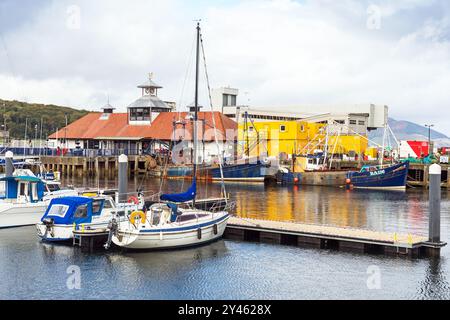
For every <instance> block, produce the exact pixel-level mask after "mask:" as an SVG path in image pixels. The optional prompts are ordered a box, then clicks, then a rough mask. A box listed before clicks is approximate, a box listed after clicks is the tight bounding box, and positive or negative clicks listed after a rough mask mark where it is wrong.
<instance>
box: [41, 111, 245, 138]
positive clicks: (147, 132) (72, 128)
mask: <svg viewBox="0 0 450 320" xmlns="http://www.w3.org/2000/svg"><path fill="white" fill-rule="evenodd" d="M213 114H214V120H215V124H216V127H217V132H218V138H219V140H222V139H224V138H225V134H226V132H227V130H233V132H234V136H233V137H235V135H236V132H235V131H236V130H237V123H236V122H234V121H233V120H231V119H229V118H228V117H226V116H224V115H223V114H222V113H220V112H214V113H212V112H199V115H198V118H199V120H203V119H205V118H206V120H205V140H208V141H213V140H214V139H215V138H214V129H213V117H212V115H213ZM188 115H189V114H188V113H187V112H180V113H179V112H163V113H160V114H159V115H158V117H156V119H155V120H154V121H153V122H152V124H151V125H150V126H149V125H130V124H128V114H127V113H112V114H110V115H109V118H108V119H106V120H101V116H102V114H101V113H96V112H95V113H89V114H87V115H86V116H84V117H82V118H80V119H78V120H77V121H75V122H72V123H71V124H69V125H68V126H67V127H66V128H63V129H61V130H59V131H58V132H55V133H53V134H52V135H50V136H49V139H56V137H58V138H60V139H62V138H64V137H67V139H71V140H91V139H117V140H120V139H136V140H141V139H157V140H166V141H167V140H172V139H173V137H174V132H173V122H174V121H178V124H177V125H176V128H177V130H176V140H178V139H179V137H180V135H183V137H184V139H191V137H192V122H191V121H190V120H189V119H186V117H187V116H188ZM180 121H184V122H185V130H184V129H182V128H183V125H182V124H181V123H179V122H180ZM201 127H202V125H199V132H198V136H199V137H202V135H203V132H202V128H201ZM230 134H233V133H230Z"/></svg>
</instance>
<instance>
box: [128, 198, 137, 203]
mask: <svg viewBox="0 0 450 320" xmlns="http://www.w3.org/2000/svg"><path fill="white" fill-rule="evenodd" d="M128 203H134V204H139V199H138V198H137V197H135V196H131V197H129V198H128Z"/></svg>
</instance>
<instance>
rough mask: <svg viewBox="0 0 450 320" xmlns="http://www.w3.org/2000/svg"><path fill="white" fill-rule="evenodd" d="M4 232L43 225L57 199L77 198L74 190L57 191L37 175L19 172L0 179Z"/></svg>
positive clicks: (1, 219)
mask: <svg viewBox="0 0 450 320" xmlns="http://www.w3.org/2000/svg"><path fill="white" fill-rule="evenodd" d="M0 185H2V187H1V188H0V189H1V190H0V229H1V228H13V227H22V226H30V225H34V224H36V223H38V222H39V219H40V218H41V217H42V215H43V214H44V212H45V210H46V209H47V206H48V204H49V203H50V201H51V200H52V199H53V198H57V197H63V196H69V195H77V191H75V190H71V189H60V188H59V186H58V190H55V187H54V186H51V185H49V184H47V183H46V182H45V181H43V180H42V179H39V178H38V177H36V176H35V175H33V174H32V175H30V174H27V173H24V172H22V171H17V170H16V171H15V172H14V174H13V176H8V177H6V176H4V177H3V178H0Z"/></svg>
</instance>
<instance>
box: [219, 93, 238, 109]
mask: <svg viewBox="0 0 450 320" xmlns="http://www.w3.org/2000/svg"><path fill="white" fill-rule="evenodd" d="M222 104H223V106H224V107H235V106H236V96H235V95H233V94H224V95H223V101H222Z"/></svg>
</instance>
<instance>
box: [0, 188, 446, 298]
mask: <svg viewBox="0 0 450 320" xmlns="http://www.w3.org/2000/svg"><path fill="white" fill-rule="evenodd" d="M141 182H142V181H141V180H138V179H137V180H133V181H130V184H129V186H130V190H136V188H137V187H138V186H139V185H140V184H141ZM65 183H66V184H73V185H75V186H78V187H81V186H84V187H85V186H97V185H99V186H100V187H101V188H105V187H112V186H115V185H116V183H115V182H114V181H101V183H98V182H97V183H96V182H95V181H87V180H85V181H83V180H71V181H66V182H65ZM142 187H143V189H145V190H148V191H154V192H158V190H159V180H147V181H145V182H144V183H143V185H142ZM183 187H186V185H184V186H183V185H182V182H180V181H169V182H167V184H166V185H165V186H164V190H171V191H176V192H178V191H180V190H181V189H182V188H183ZM200 188H202V191H203V192H205V190H206V191H207V193H208V196H213V195H218V193H219V191H220V186H219V185H218V184H208V185H204V184H203V185H201V186H200ZM228 191H230V192H231V193H232V195H233V198H235V199H236V200H237V213H238V214H240V215H242V216H246V217H255V218H256V217H258V218H266V219H271V220H284V221H299V222H306V223H314V224H327V225H335V226H348V227H358V228H365V229H370V230H382V231H389V232H411V233H415V234H422V235H426V234H427V232H428V212H427V211H428V202H427V201H428V196H427V193H426V192H423V191H422V190H420V189H415V190H409V191H408V192H406V193H398V192H380V191H369V192H368V191H351V192H348V191H345V190H341V189H334V188H325V187H269V186H264V185H258V184H250V185H245V184H232V185H228ZM442 198H443V201H442V221H441V224H442V240H444V241H449V235H450V195H449V193H447V191H445V192H443V194H442ZM72 265H75V266H78V267H79V268H80V271H81V289H79V290H77V289H74V290H70V289H68V288H67V284H66V282H67V279H68V277H69V275H68V274H67V272H66V271H67V268H68V267H70V266H72ZM370 266H377V267H378V268H379V269H380V271H381V274H380V276H381V283H380V284H381V286H380V289H373V290H370V289H368V287H367V279H368V277H369V275H368V274H367V270H368V268H369V267H370ZM0 284H1V285H0V299H25V298H26V299H450V247H446V248H444V249H443V251H442V256H441V258H440V259H405V258H395V257H394V258H392V257H385V256H378V255H359V254H351V253H343V252H336V251H327V250H315V249H302V248H296V247H289V246H278V245H268V244H259V243H246V242H237V241H229V240H220V241H218V242H215V243H213V244H211V245H207V246H203V247H197V248H193V249H185V250H179V251H162V252H118V251H109V252H103V251H100V252H98V253H95V254H87V253H81V252H80V251H79V250H77V249H74V248H72V247H70V246H61V245H50V244H43V243H41V242H40V241H39V240H38V238H37V236H36V232H35V229H34V228H33V227H25V228H18V229H6V230H0Z"/></svg>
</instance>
